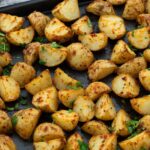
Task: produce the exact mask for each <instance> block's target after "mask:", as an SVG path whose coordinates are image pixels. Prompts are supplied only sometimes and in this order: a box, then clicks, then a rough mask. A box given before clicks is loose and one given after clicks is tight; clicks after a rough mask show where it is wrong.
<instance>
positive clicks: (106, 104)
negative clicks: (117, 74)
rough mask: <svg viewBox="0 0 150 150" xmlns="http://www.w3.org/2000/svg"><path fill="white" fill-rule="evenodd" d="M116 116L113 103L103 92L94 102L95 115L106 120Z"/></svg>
mask: <svg viewBox="0 0 150 150" xmlns="http://www.w3.org/2000/svg"><path fill="white" fill-rule="evenodd" d="M115 116H116V109H115V106H114V104H113V101H112V99H111V98H110V96H109V95H108V94H106V93H105V94H103V95H102V96H101V97H100V98H99V99H98V101H97V102H96V105H95V117H96V118H98V119H100V120H104V121H108V120H113V119H114V118H115Z"/></svg>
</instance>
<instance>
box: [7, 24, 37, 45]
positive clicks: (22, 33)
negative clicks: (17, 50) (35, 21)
mask: <svg viewBox="0 0 150 150" xmlns="http://www.w3.org/2000/svg"><path fill="white" fill-rule="evenodd" d="M33 37H34V29H33V28H32V27H31V26H29V27H26V28H24V29H20V30H18V31H12V32H9V33H7V34H6V38H7V40H8V41H9V42H10V43H11V44H14V45H17V46H20V45H26V44H29V43H31V41H32V40H33Z"/></svg>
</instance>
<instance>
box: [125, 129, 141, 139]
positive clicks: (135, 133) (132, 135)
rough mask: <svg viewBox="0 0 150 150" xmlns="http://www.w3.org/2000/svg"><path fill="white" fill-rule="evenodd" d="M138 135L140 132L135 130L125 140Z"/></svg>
mask: <svg viewBox="0 0 150 150" xmlns="http://www.w3.org/2000/svg"><path fill="white" fill-rule="evenodd" d="M139 133H141V131H140V130H137V131H135V132H133V133H132V134H131V135H130V136H129V137H128V138H127V139H131V138H133V137H135V136H136V135H138V134H139Z"/></svg>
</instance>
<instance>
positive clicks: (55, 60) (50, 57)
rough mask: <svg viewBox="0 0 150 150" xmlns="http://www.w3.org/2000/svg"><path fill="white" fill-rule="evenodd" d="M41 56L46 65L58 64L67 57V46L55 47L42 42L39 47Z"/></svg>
mask: <svg viewBox="0 0 150 150" xmlns="http://www.w3.org/2000/svg"><path fill="white" fill-rule="evenodd" d="M39 58H40V60H41V61H43V62H44V66H47V67H54V66H57V65H59V64H61V63H62V62H63V61H64V60H65V59H66V58H67V48H65V47H62V48H54V47H52V46H51V45H50V44H42V45H41V46H40V49H39Z"/></svg>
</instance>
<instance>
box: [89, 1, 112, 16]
mask: <svg viewBox="0 0 150 150" xmlns="http://www.w3.org/2000/svg"><path fill="white" fill-rule="evenodd" d="M86 10H87V11H88V12H90V13H92V14H94V15H97V16H101V15H115V11H114V8H113V6H112V4H111V3H110V2H108V1H105V0H94V1H92V2H91V3H90V4H89V5H88V6H87V7H86Z"/></svg>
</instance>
